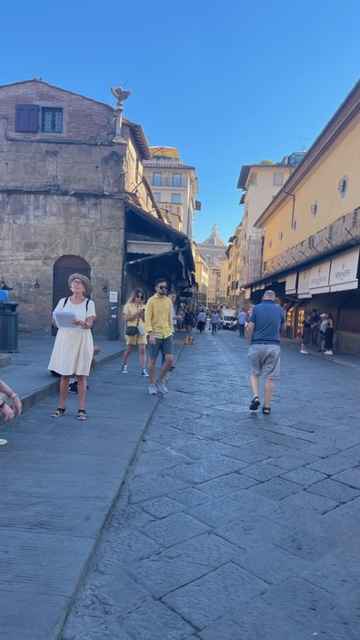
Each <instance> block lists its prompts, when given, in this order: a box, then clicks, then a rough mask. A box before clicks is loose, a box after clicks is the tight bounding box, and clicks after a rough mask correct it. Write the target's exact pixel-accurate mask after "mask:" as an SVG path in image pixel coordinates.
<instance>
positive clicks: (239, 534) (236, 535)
mask: <svg viewBox="0 0 360 640" xmlns="http://www.w3.org/2000/svg"><path fill="white" fill-rule="evenodd" d="M216 533H217V534H218V535H219V536H221V537H222V538H225V539H226V540H229V542H232V543H233V544H235V545H237V546H238V547H241V548H242V550H244V549H252V548H254V547H256V548H257V547H259V548H260V547H261V546H264V548H266V549H267V548H269V547H271V545H272V544H273V543H275V542H277V541H278V540H280V539H282V538H283V537H284V535H285V534H286V533H291V529H290V528H289V527H288V526H287V523H286V521H284V522H280V523H279V522H276V521H274V520H271V519H270V518H267V517H262V516H258V515H256V513H255V514H253V515H249V514H248V515H246V516H245V517H243V518H241V517H239V518H238V519H237V520H234V521H232V522H229V523H227V524H224V525H223V526H220V527H219V528H218V529H216ZM240 555H241V554H240ZM239 557H240V556H239Z"/></svg>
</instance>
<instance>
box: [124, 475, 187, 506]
mask: <svg viewBox="0 0 360 640" xmlns="http://www.w3.org/2000/svg"><path fill="white" fill-rule="evenodd" d="M187 486H189V484H188V483H186V482H184V481H183V480H180V479H179V478H175V477H173V476H170V475H167V474H166V473H148V474H142V475H140V476H135V477H134V478H131V479H130V482H129V497H130V502H132V503H133V504H136V503H137V502H143V501H145V500H149V499H150V498H158V497H160V496H164V495H167V494H169V493H171V492H173V491H177V490H179V489H185V487H187Z"/></svg>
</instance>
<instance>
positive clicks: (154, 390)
mask: <svg viewBox="0 0 360 640" xmlns="http://www.w3.org/2000/svg"><path fill="white" fill-rule="evenodd" d="M157 393H158V389H157V386H156V384H149V395H151V396H157Z"/></svg>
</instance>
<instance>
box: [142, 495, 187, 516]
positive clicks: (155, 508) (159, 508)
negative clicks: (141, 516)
mask: <svg viewBox="0 0 360 640" xmlns="http://www.w3.org/2000/svg"><path fill="white" fill-rule="evenodd" d="M141 506H142V508H143V509H144V511H147V512H149V513H150V514H151V515H153V516H155V517H156V518H165V517H166V516H169V515H171V514H172V513H177V512H178V511H182V510H183V508H184V506H183V505H182V504H180V502H176V500H172V499H171V498H167V497H166V496H162V497H161V498H155V500H147V501H146V502H142V503H141Z"/></svg>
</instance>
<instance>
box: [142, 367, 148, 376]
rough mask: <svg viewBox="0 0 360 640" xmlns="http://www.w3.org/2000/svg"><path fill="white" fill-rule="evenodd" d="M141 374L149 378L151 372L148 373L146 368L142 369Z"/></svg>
mask: <svg viewBox="0 0 360 640" xmlns="http://www.w3.org/2000/svg"><path fill="white" fill-rule="evenodd" d="M141 375H142V376H144V378H148V377H149V374H148V372H147V370H146V369H141Z"/></svg>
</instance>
